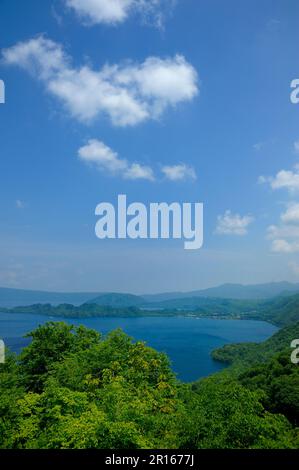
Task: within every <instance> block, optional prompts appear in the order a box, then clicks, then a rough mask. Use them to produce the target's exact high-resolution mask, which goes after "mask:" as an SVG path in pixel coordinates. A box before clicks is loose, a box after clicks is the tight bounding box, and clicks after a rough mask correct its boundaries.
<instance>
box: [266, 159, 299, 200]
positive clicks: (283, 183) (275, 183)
mask: <svg viewBox="0 0 299 470" xmlns="http://www.w3.org/2000/svg"><path fill="white" fill-rule="evenodd" d="M258 182H259V183H260V184H265V183H268V184H270V186H271V188H272V189H274V190H276V189H286V190H287V191H289V192H290V193H293V192H296V191H298V190H299V167H298V165H295V166H294V168H293V170H280V171H279V172H278V173H277V174H276V175H275V176H274V177H272V176H269V177H266V176H260V177H259V179H258Z"/></svg>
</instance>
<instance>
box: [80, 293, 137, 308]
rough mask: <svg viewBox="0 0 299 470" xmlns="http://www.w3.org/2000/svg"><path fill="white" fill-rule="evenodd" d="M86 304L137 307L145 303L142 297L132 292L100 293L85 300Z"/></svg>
mask: <svg viewBox="0 0 299 470" xmlns="http://www.w3.org/2000/svg"><path fill="white" fill-rule="evenodd" d="M86 303H88V304H97V305H104V306H110V307H137V306H141V305H144V304H145V301H144V299H143V298H142V297H138V296H137V295H133V294H117V293H111V294H101V295H99V296H97V297H95V298H92V299H90V300H88V302H86Z"/></svg>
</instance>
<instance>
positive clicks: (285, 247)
mask: <svg viewBox="0 0 299 470" xmlns="http://www.w3.org/2000/svg"><path fill="white" fill-rule="evenodd" d="M280 220H281V224H280V225H270V227H268V229H267V238H269V239H270V240H272V245H271V249H272V251H274V252H276V253H286V254H290V253H296V252H298V251H299V204H298V203H295V202H293V203H291V204H289V205H288V207H287V210H286V211H285V212H284V213H282V214H281V216H280Z"/></svg>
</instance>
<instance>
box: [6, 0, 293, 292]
mask: <svg viewBox="0 0 299 470" xmlns="http://www.w3.org/2000/svg"><path fill="white" fill-rule="evenodd" d="M149 7H150V8H149ZM298 20H299V4H298V1H297V0H285V1H282V0H279V1H278V0H277V1H275V0H271V1H270V0H264V1H263V2H261V1H257V0H250V1H249V0H248V1H243V2H240V1H239V0H226V1H225V2H224V1H222V0H209V1H207V0H184V1H183V0H177V1H176V2H174V1H171V0H160V1H156V0H149V1H147V2H141V1H139V0H125V1H124V0H109V2H108V1H107V0H98V2H95V1H94V2H90V1H84V2H83V1H82V0H54V1H53V0H43V2H40V1H38V0H26V1H23V2H20V1H18V0H0V48H1V62H0V79H2V80H4V82H5V85H6V103H5V104H4V105H0V136H1V147H0V155H1V158H0V184H1V198H0V210H1V218H0V259H1V262H0V285H2V286H8V287H20V288H33V289H48V290H60V291H64V290H70V291H78V290H90V291H95V290H98V291H101V290H102V291H123V292H124V291H126V292H133V293H143V292H144V293H145V292H160V291H166V290H192V289H197V288H204V287H208V286H211V285H215V284H219V283H222V282H242V283H259V282H268V281H278V280H285V279H286V280H290V281H299V204H298V203H299V197H298V192H299V182H298V180H299V174H298V173H299V171H298V166H297V167H296V165H298V163H299V128H298V118H299V104H298V105H294V104H292V103H291V101H290V92H291V89H290V83H291V81H292V80H293V79H295V78H299V62H298V43H299V29H298ZM92 143H95V144H96V150H95V147H92ZM80 149H81V151H80ZM82 149H85V153H84V152H82ZM82 153H84V155H85V159H84V158H82ZM80 155H81V158H80ZM118 194H127V196H128V199H129V201H132V202H133V201H141V202H143V203H145V204H148V203H150V202H160V201H165V202H169V203H170V202H172V201H178V202H203V203H204V207H205V209H204V210H205V212H204V232H205V233H204V246H203V248H202V249H201V250H198V251H190V252H188V251H185V250H184V249H183V243H182V242H181V241H178V240H176V241H175V240H159V241H154V240H152V241H150V240H142V241H141V240H136V241H133V240H109V241H108V240H105V241H100V240H98V239H97V238H96V237H95V233H94V226H95V223H96V218H95V215H94V210H95V207H96V205H97V204H98V203H99V202H102V201H109V202H112V203H115V202H116V198H117V195H118Z"/></svg>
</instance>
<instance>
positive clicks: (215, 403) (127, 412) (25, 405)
mask: <svg viewBox="0 0 299 470" xmlns="http://www.w3.org/2000/svg"><path fill="white" fill-rule="evenodd" d="M30 336H31V337H32V342H31V344H30V345H29V346H28V347H27V348H25V349H24V350H23V352H22V354H21V355H20V356H19V357H18V358H16V357H15V356H13V355H9V357H8V360H7V362H6V364H4V365H0V392H1V394H0V447H1V448H10V449H13V448H16V449H31V448H46V449H47V448H48V449H61V448H63V449H67V448H76V449H77V448H80V449H82V448H107V449H134V448H276V447H281V448H294V447H297V446H298V438H297V436H296V428H295V427H294V425H295V424H296V423H295V422H294V421H292V419H290V420H288V419H287V418H286V416H288V417H290V418H292V416H293V415H292V416H290V415H289V411H290V406H292V404H291V405H290V403H288V402H287V400H286V397H281V394H282V392H283V387H279V384H280V382H279V380H280V381H281V383H283V381H284V375H285V374H286V375H287V377H288V378H287V380H290V378H291V377H292V374H293V373H292V372H290V373H288V372H287V371H286V368H285V366H284V364H280V366H279V367H280V370H281V373H280V374H279V375H278V377H277V381H276V383H274V382H273V381H272V378H271V379H269V380H270V381H271V382H273V383H272V385H273V389H272V388H271V392H269V390H268V387H269V385H270V384H269V383H268V382H267V378H265V377H264V376H263V373H261V372H260V371H256V375H255V376H254V375H252V374H251V375H248V374H247V375H246V373H245V371H244V370H243V375H242V374H241V375H240V376H239V377H236V376H235V375H234V374H230V373H229V372H227V371H225V372H224V373H221V374H216V375H215V376H213V377H210V378H207V379H204V380H201V381H200V382H198V383H196V384H194V385H188V384H182V383H180V382H179V381H178V380H177V379H176V377H175V376H174V374H173V372H172V371H171V368H170V364H169V360H168V358H167V357H166V356H165V355H164V354H162V353H159V352H157V351H155V350H154V349H152V348H149V347H148V346H146V345H145V344H144V343H142V342H134V341H133V340H132V339H131V338H130V337H128V336H127V335H126V334H124V333H123V332H122V331H121V330H116V331H113V332H112V333H110V334H109V335H107V336H106V337H102V336H101V335H100V334H98V333H97V332H95V331H93V330H89V329H87V328H85V327H77V328H72V327H71V326H68V325H66V324H65V323H57V322H50V323H47V324H46V325H44V326H40V327H39V328H38V329H36V330H35V331H33V332H32V333H30ZM276 370H277V364H276V366H274V365H273V374H275V373H276ZM271 373H272V372H271ZM254 377H259V378H258V379H254ZM271 377H272V376H271ZM255 380H257V382H258V383H259V384H260V385H259V386H258V387H256V386H255V383H254V381H255ZM287 383H288V382H287ZM292 385H293V383H290V387H292ZM270 393H272V395H273V394H274V395H275V397H276V400H277V403H278V401H279V400H280V402H279V403H280V405H281V406H279V407H278V406H277V407H272V408H271V409H270V405H269V403H268V399H269V397H270ZM272 395H271V396H272ZM274 395H273V396H274ZM296 397H297V395H296V392H294V399H296ZM291 401H293V398H291ZM284 414H285V415H286V416H284ZM290 421H292V423H291V422H290Z"/></svg>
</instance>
